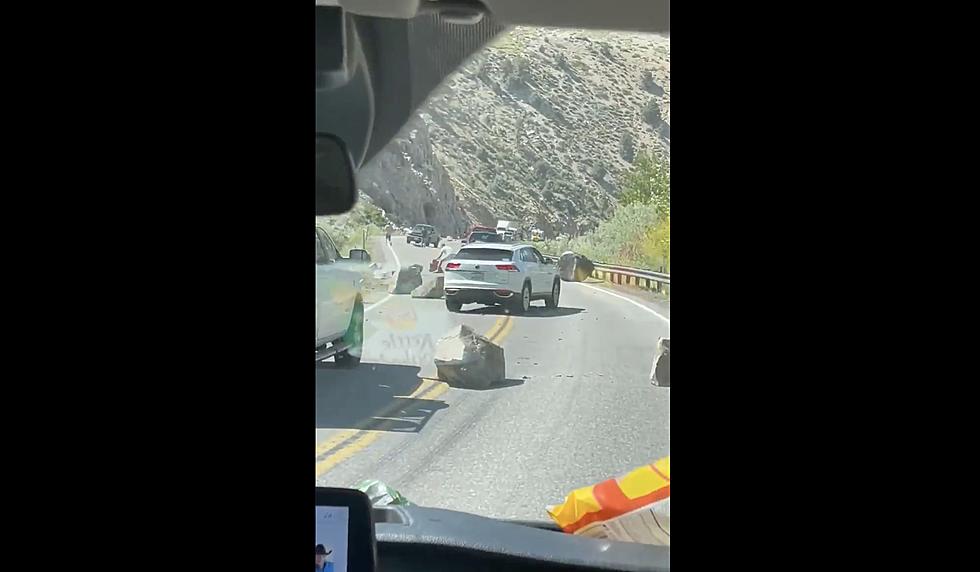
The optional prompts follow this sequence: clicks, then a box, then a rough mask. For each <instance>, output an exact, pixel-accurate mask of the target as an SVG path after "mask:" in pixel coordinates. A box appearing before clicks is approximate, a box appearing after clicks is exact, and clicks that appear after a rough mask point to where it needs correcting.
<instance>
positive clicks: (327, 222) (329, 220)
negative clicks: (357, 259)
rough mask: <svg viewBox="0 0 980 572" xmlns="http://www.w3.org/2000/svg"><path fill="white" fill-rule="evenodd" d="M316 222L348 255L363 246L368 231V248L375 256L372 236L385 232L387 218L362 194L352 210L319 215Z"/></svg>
mask: <svg viewBox="0 0 980 572" xmlns="http://www.w3.org/2000/svg"><path fill="white" fill-rule="evenodd" d="M316 224H317V226H320V227H323V228H324V229H326V231H327V234H329V235H330V238H332V239H333V241H334V242H335V243H336V244H337V248H339V249H340V254H341V255H343V256H347V253H348V252H350V249H352V248H361V241H362V240H363V237H364V233H365V231H366V232H367V237H368V239H369V240H367V244H366V246H367V250H368V252H370V253H371V256H372V257H375V256H376V254H375V253H374V252H372V247H371V243H372V241H371V240H370V238H371V237H372V236H378V235H383V234H384V227H385V225H386V224H387V220H386V219H385V215H384V213H383V212H382V211H381V209H379V208H378V207H376V206H375V205H374V203H372V202H371V201H370V199H365V198H364V196H363V195H361V197H360V198H359V199H358V201H357V203H356V204H355V205H354V208H353V209H351V210H350V212H346V213H344V214H342V215H335V216H318V217H316Z"/></svg>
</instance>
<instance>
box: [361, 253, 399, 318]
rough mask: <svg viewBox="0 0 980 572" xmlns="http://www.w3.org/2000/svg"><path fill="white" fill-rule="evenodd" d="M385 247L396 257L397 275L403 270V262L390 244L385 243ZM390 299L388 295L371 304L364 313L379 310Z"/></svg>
mask: <svg viewBox="0 0 980 572" xmlns="http://www.w3.org/2000/svg"><path fill="white" fill-rule="evenodd" d="M385 246H387V247H388V250H389V251H390V252H391V255H392V256H394V257H395V273H396V274H397V273H398V272H399V271H400V270H401V269H402V262H401V260H398V254H396V253H395V249H394V248H392V247H391V245H390V244H388V242H387V241H385ZM390 299H391V294H388V295H386V296H385V297H384V298H382V299H380V300H378V301H377V302H375V303H374V304H371V305H369V306H368V307H367V308H364V311H365V312H370V311H371V310H373V309H375V308H377V307H378V306H380V305H381V304H384V303H385V302H387V301H388V300H390Z"/></svg>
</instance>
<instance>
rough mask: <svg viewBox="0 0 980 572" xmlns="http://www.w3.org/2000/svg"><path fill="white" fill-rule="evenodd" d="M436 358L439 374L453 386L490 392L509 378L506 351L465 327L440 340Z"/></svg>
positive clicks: (459, 327) (458, 327)
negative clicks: (505, 363)
mask: <svg viewBox="0 0 980 572" xmlns="http://www.w3.org/2000/svg"><path fill="white" fill-rule="evenodd" d="M434 358H435V359H434V361H435V364H436V372H437V374H436V375H437V376H438V378H439V379H440V380H442V381H445V382H446V383H448V384H449V385H450V386H452V387H462V388H467V389H487V388H488V387H490V385H492V384H493V383H496V382H499V381H503V380H504V378H505V375H504V348H502V347H500V346H498V345H496V344H494V343H493V342H491V341H490V340H488V339H487V338H485V337H483V336H481V335H479V334H477V333H476V332H474V331H473V330H472V329H471V328H469V327H468V326H465V325H463V324H460V325H458V326H455V327H453V329H451V330H449V332H448V333H447V334H446V335H445V336H443V337H442V338H440V339H439V341H438V342H437V343H436V352H435V356H434Z"/></svg>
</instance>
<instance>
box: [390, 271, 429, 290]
mask: <svg viewBox="0 0 980 572" xmlns="http://www.w3.org/2000/svg"><path fill="white" fill-rule="evenodd" d="M421 285H422V267H421V266H420V265H418V264H413V265H411V266H408V267H406V268H402V269H401V270H400V271H399V272H398V278H397V279H396V280H395V285H394V286H393V287H392V289H391V293H392V294H411V293H412V290H414V289H416V288H418V287H419V286H421Z"/></svg>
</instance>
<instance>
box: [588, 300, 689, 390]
mask: <svg viewBox="0 0 980 572" xmlns="http://www.w3.org/2000/svg"><path fill="white" fill-rule="evenodd" d="M577 284H578V285H579V286H585V287H586V288H590V289H592V290H595V291H597V292H603V293H605V294H609V295H610V296H615V297H616V298H619V299H620V300H626V301H627V302H629V303H630V304H633V305H634V306H636V307H637V308H640V309H641V310H646V311H647V312H650V313H651V314H653V315H654V316H656V317H658V318H660V319H661V320H663V321H664V322H667V325H668V326H669V325H670V318H668V317H666V316H664V315H663V314H661V313H659V312H657V311H656V310H654V309H653V308H651V307H649V306H644V305H643V304H640V303H639V302H637V301H636V300H633V299H630V298H627V297H626V296H620V295H619V294H617V293H615V292H610V291H609V290H606V289H605V288H596V287H595V286H591V285H589V284H582V283H581V282H577ZM667 335H668V336H669V335H670V334H667ZM656 371H657V358H656V351H654V358H653V365H651V366H650V382H651V383H652V382H653V381H654V380H655V379H656V376H655V375H654V374H655V373H656Z"/></svg>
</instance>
